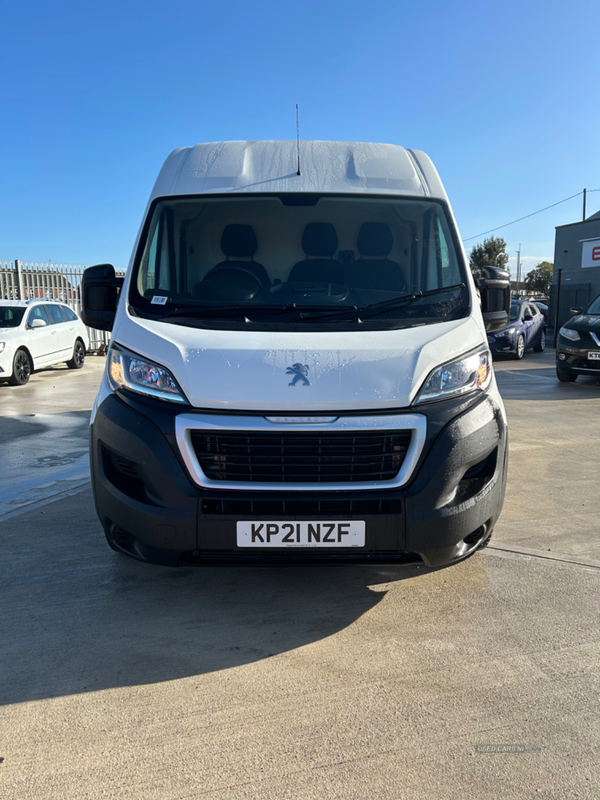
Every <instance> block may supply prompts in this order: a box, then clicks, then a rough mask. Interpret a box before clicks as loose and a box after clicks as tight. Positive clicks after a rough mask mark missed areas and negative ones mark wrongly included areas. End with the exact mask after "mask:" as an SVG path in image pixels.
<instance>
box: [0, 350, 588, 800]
mask: <svg viewBox="0 0 600 800" xmlns="http://www.w3.org/2000/svg"><path fill="white" fill-rule="evenodd" d="M99 362H100V359H98V363H99ZM496 367H497V373H498V382H499V385H500V387H501V391H502V393H503V395H504V397H505V400H506V405H507V411H508V415H509V422H510V448H511V452H510V457H511V462H510V471H509V485H508V491H507V501H506V505H505V508H504V512H503V514H502V517H501V519H500V522H499V524H498V526H497V528H496V531H495V534H494V546H493V548H492V547H490V548H489V549H487V550H484V551H482V552H480V553H477V554H476V555H475V556H474V557H472V558H470V559H468V560H467V561H465V562H462V563H460V564H458V565H455V566H452V567H449V568H446V569H439V570H428V569H426V568H424V567H416V566H410V567H398V568H376V567H322V568H303V569H298V568H281V569H272V568H264V569H257V568H207V569H179V570H173V569H168V568H160V567H149V566H144V565H141V564H138V563H136V562H133V561H130V560H128V559H125V558H123V557H119V556H117V555H116V554H115V553H113V552H112V551H111V550H109V549H108V548H107V547H106V545H105V543H104V541H103V536H102V531H101V529H100V526H99V523H98V521H97V519H96V517H95V513H94V509H93V502H92V498H91V491H90V489H89V487H88V485H87V483H86V479H85V475H84V476H83V478H82V483H81V486H79V487H73V486H72V487H70V489H68V490H67V492H66V493H65V495H63V496H61V498H60V499H59V500H57V499H56V497H52V496H51V495H47V496H45V497H43V496H39V497H37V498H34V499H33V501H32V502H31V503H30V504H28V505H25V504H21V505H18V503H19V502H20V501H19V498H22V496H23V493H24V492H25V491H26V489H24V486H25V484H26V483H27V482H33V483H31V485H29V483H28V484H27V485H28V486H29V488H30V489H32V488H33V489H35V488H36V485H35V484H36V480H37V488H38V489H43V488H44V486H48V484H49V483H50V484H51V483H52V479H54V480H57V476H59V475H65V474H67V473H68V471H69V470H75V469H78V468H79V467H80V466H81V465H82V464H83V463H84V462H83V458H84V451H85V447H86V446H87V430H86V427H87V416H86V415H87V414H88V413H89V408H91V402H92V400H93V395H94V393H95V385H97V382H98V380H99V369H100V367H99V366H98V364H95V365H94V366H92V368H91V369H90V371H84V372H82V373H80V374H78V375H79V385H78V386H77V384H73V383H71V375H72V373H71V374H69V373H66V372H65V373H64V374H63V375H60V376H59V375H57V374H55V375H53V376H52V375H50V376H48V375H47V374H43V373H40V377H39V380H37V381H36V379H38V375H34V376H33V378H32V385H31V386H30V387H26V388H25V390H24V391H23V390H21V389H19V390H17V391H19V393H20V394H19V396H16V392H14V391H13V390H12V389H10V390H9V392H10V395H7V394H5V388H7V387H4V386H0V447H1V452H2V463H3V464H4V465H6V464H8V465H9V471H8V478H7V477H6V476H7V471H6V470H3V471H2V476H1V481H0V493H1V492H4V495H2V494H0V500H2V497H4V504H3V506H2V507H1V508H0V512H1V511H2V508H5V507H6V505H7V503H8V505H9V506H10V502H11V500H12V501H15V500H16V501H17V507H13V508H12V509H11V510H10V511H6V510H5V512H4V513H6V514H9V516H5V517H4V519H1V518H0V540H1V541H2V544H3V548H2V551H1V555H0V573H1V578H0V580H1V581H2V586H3V591H2V595H1V598H0V642H1V645H0V647H1V650H0V757H2V758H3V759H4V760H3V761H2V762H1V763H0V782H1V783H0V785H1V786H2V797H3V799H4V798H6V799H7V800H9V799H10V800H29V799H30V798H31V800H34V799H35V800H39V799H40V798H43V799H44V800H47V799H48V800H54V798H56V800H64V798H84V797H85V798H115V799H116V798H123V797H127V798H136V799H137V798H144V800H145V799H146V798H148V799H150V798H152V800H154V798H156V800H158V799H159V798H160V800H176V799H177V800H183V798H201V797H202V798H204V797H206V798H215V799H216V798H218V799H219V800H221V799H222V800H233V799H235V800H237V798H248V800H250V799H252V800H258V799H260V800H262V799H263V798H264V799H265V800H267V799H269V800H270V798H273V800H276V799H277V800H279V798H290V800H292V799H293V800H304V799H305V798H306V799H308V798H315V800H316V798H319V800H321V799H322V798H325V799H328V798H336V800H337V798H340V799H341V798H344V800H345V799H346V798H351V799H352V800H353V799H354V798H356V800H359V798H360V800H363V798H367V797H368V798H371V797H372V798H385V799H386V800H387V798H389V800H397V799H398V798H406V800H444V798H448V800H466V799H468V798H473V799H474V800H488V799H489V800H492V799H493V800H496V799H497V798H502V800H522V799H523V798H552V800H554V799H556V800H563V798H586V800H587V798H590V800H592V798H593V799H594V800H595V799H596V798H597V797H598V796H600V705H599V702H598V701H599V699H600V683H599V681H598V661H599V657H600V615H599V613H598V612H599V611H600V591H599V590H600V546H599V543H598V539H599V538H600V537H599V536H598V523H597V520H598V512H599V511H600V497H599V495H600V492H598V491H597V490H595V489H594V481H595V482H596V484H597V482H598V476H599V475H600V453H599V452H598V450H599V449H598V447H597V446H596V443H597V441H598V433H599V432H600V431H599V427H598V426H599V422H598V420H599V418H600V414H599V413H598V412H599V410H600V382H595V381H592V380H590V379H583V380H582V379H580V380H579V381H578V382H577V383H575V384H559V383H558V382H557V381H556V379H555V378H554V377H553V353H552V351H550V352H549V353H546V354H540V355H538V354H527V356H526V358H525V360H524V361H523V362H520V363H517V362H514V361H512V362H510V361H503V362H497V363H496ZM46 372H47V373H50V372H54V371H46ZM42 375H43V377H41V376H42ZM63 378H64V379H65V380H64V382H63ZM34 381H36V383H33V382H34ZM44 381H45V382H46V383H43V382H44ZM67 381H69V386H67V387H66V388H65V390H64V391H59V392H57V394H56V395H55V397H56V398H58V397H59V396H60V398H61V400H60V402H57V403H56V406H55V412H56V413H55V419H53V418H52V417H51V416H49V414H50V413H52V412H51V411H50V410H49V409H48V407H47V405H46V403H47V401H46V400H43V399H40V398H43V397H44V396H45V390H44V388H43V387H44V386H45V385H48V386H50V384H51V383H52V385H54V386H57V387H62V386H63V385H64V384H66V383H67ZM61 382H62V383H61ZM76 386H77V388H75V387H76ZM40 387H41V388H40ZM30 389H31V390H32V391H31V392H30ZM40 392H41V394H40ZM69 394H70V401H71V402H70V403H69V397H68V395H69ZM36 398H37V399H36ZM6 399H8V402H5V400H6ZM69 404H70V405H71V406H72V407H71V408H69V407H68V406H69ZM86 404H87V408H85V407H84V406H86ZM38 405H39V406H40V407H38ZM27 414H35V415H36V416H35V417H26V415H27ZM38 415H39V418H38ZM34 442H37V443H38V446H37V447H36V446H35V445H34V444H33V443H34ZM5 454H9V455H8V456H6V455H5ZM82 474H83V470H82V473H80V474H79V476H80V477H81V475H82ZM37 475H39V478H36V476H37ZM11 487H12V488H11ZM77 489H79V490H78V491H77ZM69 491H75V492H76V493H74V494H70V495H69ZM13 506H14V504H13ZM499 749H500V750H503V751H505V752H497V751H498V750H499Z"/></svg>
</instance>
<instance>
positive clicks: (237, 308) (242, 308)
mask: <svg viewBox="0 0 600 800" xmlns="http://www.w3.org/2000/svg"><path fill="white" fill-rule="evenodd" d="M346 308H348V309H350V310H354V311H356V306H347V307H346ZM327 310H330V311H334V310H335V311H339V310H340V306H334V305H331V306H326V305H312V306H311V305H298V304H297V303H288V304H287V305H273V304H270V303H269V304H267V303H264V304H258V303H247V304H244V305H241V304H240V305H235V304H230V305H224V306H192V305H190V306H177V307H176V308H171V309H169V310H168V311H167V312H166V314H161V316H160V317H157V319H167V318H168V317H199V318H202V317H227V316H229V315H234V314H235V315H238V314H244V315H245V316H247V315H248V314H249V315H250V316H252V314H253V313H259V314H286V313H289V312H296V314H297V316H296V317H294V318H293V319H294V320H295V319H303V318H304V312H306V311H327Z"/></svg>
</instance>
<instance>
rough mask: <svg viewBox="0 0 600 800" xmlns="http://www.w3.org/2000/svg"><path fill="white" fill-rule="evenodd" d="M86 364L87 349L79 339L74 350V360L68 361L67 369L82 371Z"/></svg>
mask: <svg viewBox="0 0 600 800" xmlns="http://www.w3.org/2000/svg"><path fill="white" fill-rule="evenodd" d="M84 363H85V347H84V346H83V342H81V341H80V340H79V339H78V340H77V341H76V342H75V347H74V348H73V358H72V359H71V360H70V361H67V367H69V369H81V368H82V367H83V365H84Z"/></svg>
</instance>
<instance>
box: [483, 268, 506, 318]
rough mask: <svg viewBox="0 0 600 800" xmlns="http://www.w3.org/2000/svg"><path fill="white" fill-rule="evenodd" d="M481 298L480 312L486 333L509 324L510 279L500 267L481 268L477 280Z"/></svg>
mask: <svg viewBox="0 0 600 800" xmlns="http://www.w3.org/2000/svg"><path fill="white" fill-rule="evenodd" d="M477 288H478V289H479V294H480V296H481V312H482V314H483V322H484V324H485V329H486V331H487V332H488V333H491V332H492V331H499V330H500V329H501V328H505V327H506V326H507V325H508V323H509V314H510V278H509V274H508V272H507V271H506V270H505V269H500V267H481V269H480V276H479V278H478V279H477Z"/></svg>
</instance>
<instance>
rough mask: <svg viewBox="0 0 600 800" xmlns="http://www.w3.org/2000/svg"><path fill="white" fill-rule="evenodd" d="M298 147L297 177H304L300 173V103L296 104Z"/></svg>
mask: <svg viewBox="0 0 600 800" xmlns="http://www.w3.org/2000/svg"><path fill="white" fill-rule="evenodd" d="M296 145H297V148H298V172H297V173H296V175H302V173H301V172H300V115H299V113H298V103H296Z"/></svg>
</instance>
